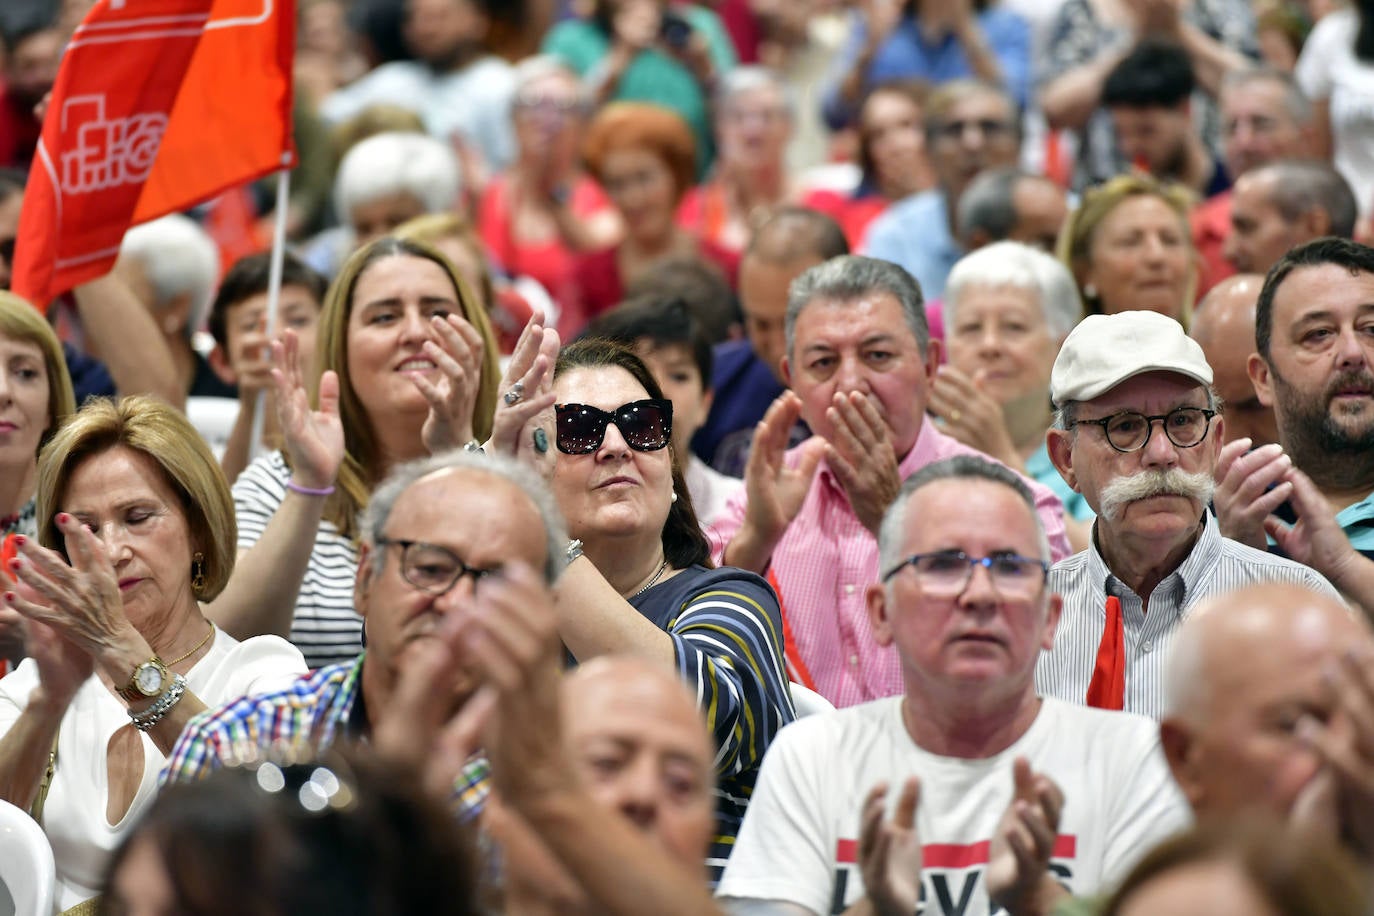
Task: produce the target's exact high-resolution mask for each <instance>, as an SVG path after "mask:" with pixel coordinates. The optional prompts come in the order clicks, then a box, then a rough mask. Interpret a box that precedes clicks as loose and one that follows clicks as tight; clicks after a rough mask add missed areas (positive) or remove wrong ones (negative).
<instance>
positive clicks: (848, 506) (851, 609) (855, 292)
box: [717, 256, 1070, 706]
mask: <svg viewBox="0 0 1374 916" xmlns="http://www.w3.org/2000/svg"><path fill="white" fill-rule="evenodd" d="M786 333H787V354H786V356H785V357H784V359H783V363H782V368H783V372H784V375H785V377H786V381H787V384H788V385H789V386H790V388H791V390H790V391H785V392H783V394H782V395H781V396H779V397H778V399H777V400H776V401H774V402H773V405H772V407H770V408H769V409H768V412H767V414H765V415H764V418H763V420H762V421H761V422H760V423H759V426H758V430H757V432H756V433H755V436H754V445H753V448H752V450H751V453H750V457H749V464H748V466H747V468H746V470H745V491H744V493H743V494H740V495H738V496H736V497H734V498H732V499H731V501H730V502H729V504H728V505H727V508H726V510H725V513H724V516H723V517H722V518H721V519H720V520H719V521H718V523H717V530H718V532H719V533H720V534H721V536H722V542H723V543H724V544H725V548H724V551H723V556H720V557H717V559H718V560H720V561H721V562H723V563H726V564H728V565H731V566H737V567H740V568H742V569H749V570H753V571H755V572H758V573H760V574H767V575H768V577H769V580H770V581H771V582H772V583H773V585H774V588H776V589H777V590H778V592H779V597H780V598H781V599H782V604H783V615H784V619H785V623H786V627H787V630H788V640H789V643H790V645H789V647H788V659H789V662H790V663H791V665H792V672H791V673H792V676H793V679H794V680H799V681H802V682H803V683H807V684H808V686H814V688H815V689H816V690H817V691H818V692H820V694H821V695H822V696H824V697H825V698H826V699H828V700H829V701H830V702H832V703H834V704H835V705H836V706H851V705H854V704H856V703H863V702H867V701H869V700H875V699H878V698H880V697H886V696H893V695H895V694H899V693H901V692H902V671H901V663H900V661H899V659H898V657H897V653H896V651H895V650H893V649H892V647H891V646H887V647H883V646H879V645H878V643H877V642H876V641H875V640H874V638H873V632H872V628H871V625H870V623H869V617H868V612H867V609H866V607H865V604H864V591H865V589H866V588H867V587H868V586H869V585H870V584H872V583H873V582H876V581H877V580H878V541H877V532H878V527H879V525H880V524H881V522H882V517H883V513H884V512H885V511H886V510H887V507H888V506H889V505H890V504H891V502H892V500H893V498H894V497H896V495H897V491H898V489H899V488H900V486H901V482H902V480H904V479H905V478H906V477H908V476H910V475H911V474H913V473H915V472H916V471H917V470H919V469H920V468H923V467H925V466H926V465H927V464H930V463H931V462H934V461H939V460H941V459H943V458H949V457H951V456H954V455H962V454H970V453H972V454H980V453H978V452H975V451H974V450H973V449H970V448H969V447H967V446H965V445H962V444H961V443H959V442H956V441H955V440H954V439H952V438H950V437H949V436H946V435H945V434H944V433H942V432H940V431H939V430H938V429H936V428H935V425H934V424H933V423H929V422H926V417H925V409H926V402H927V399H928V398H929V393H930V385H931V381H932V379H933V378H934V376H935V368H936V366H937V365H938V364H939V362H940V345H939V343H938V342H935V341H931V340H930V332H929V329H928V327H927V325H926V319H925V311H924V308H923V305H922V298H921V290H920V287H919V286H918V285H917V284H916V281H915V280H914V279H912V277H911V275H910V274H908V273H907V272H906V271H905V270H903V269H902V268H900V267H898V266H897V265H895V264H892V263H890V262H888V261H882V260H878V259H876V258H865V257H857V256H844V257H838V258H833V259H831V260H829V261H826V262H825V263H823V264H819V265H817V266H816V267H813V268H811V269H810V270H808V271H807V272H806V273H804V274H802V275H801V276H800V277H798V278H797V280H796V281H795V282H794V283H793V285H792V290H791V295H790V297H789V301H788V305H787V318H786ZM798 417H801V418H803V419H805V420H806V422H807V424H808V425H809V426H810V427H811V429H812V430H813V431H814V432H815V435H814V436H812V437H811V438H810V439H808V440H807V441H806V442H803V443H802V444H801V445H799V446H797V447H796V448H793V449H791V450H787V449H786V444H787V433H788V431H789V430H790V429H791V428H792V425H793V424H794V423H795V422H796V420H797V418H798ZM1027 483H1028V485H1029V486H1030V487H1031V489H1032V491H1033V492H1034V494H1035V500H1036V507H1037V511H1038V512H1039V514H1040V517H1041V519H1042V520H1043V521H1044V524H1045V531H1046V533H1047V534H1048V535H1049V539H1050V546H1051V551H1052V554H1053V556H1054V559H1055V560H1059V559H1061V558H1063V557H1065V556H1068V554H1069V553H1070V549H1069V542H1068V538H1067V537H1066V536H1065V533H1064V518H1063V510H1062V507H1061V505H1060V502H1059V499H1058V498H1057V497H1055V495H1054V494H1053V493H1052V492H1050V490H1049V489H1047V488H1046V487H1043V486H1041V485H1039V484H1036V483H1034V482H1031V481H1027Z"/></svg>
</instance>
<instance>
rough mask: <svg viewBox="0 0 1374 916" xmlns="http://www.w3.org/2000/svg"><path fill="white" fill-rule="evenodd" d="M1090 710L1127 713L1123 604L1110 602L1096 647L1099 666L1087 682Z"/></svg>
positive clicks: (1114, 601) (1110, 599)
mask: <svg viewBox="0 0 1374 916" xmlns="http://www.w3.org/2000/svg"><path fill="white" fill-rule="evenodd" d="M1086 702H1087V704H1088V705H1089V706H1095V707H1097V708H1098V709H1124V708H1125V705H1126V636H1125V633H1124V632H1123V630H1122V625H1121V600H1120V599H1118V598H1108V599H1107V625H1106V626H1105V627H1103V628H1102V642H1101V643H1099V644H1098V646H1097V664H1096V665H1095V666H1094V667H1093V678H1092V680H1091V681H1089V682H1088V697H1087V700H1086Z"/></svg>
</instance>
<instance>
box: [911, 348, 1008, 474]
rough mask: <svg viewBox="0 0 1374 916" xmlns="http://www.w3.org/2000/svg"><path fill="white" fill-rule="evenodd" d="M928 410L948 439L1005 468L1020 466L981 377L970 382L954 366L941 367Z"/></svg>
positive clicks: (1002, 421) (997, 407)
mask: <svg viewBox="0 0 1374 916" xmlns="http://www.w3.org/2000/svg"><path fill="white" fill-rule="evenodd" d="M929 409H930V412H931V413H933V414H934V415H935V416H937V417H939V418H940V428H941V429H942V430H944V432H945V433H947V434H948V435H950V436H953V437H954V438H955V439H958V440H959V441H960V442H962V443H964V444H965V445H967V446H968V447H970V448H976V449H978V451H980V452H982V453H984V454H985V455H991V456H992V457H993V458H996V459H997V460H998V461H1000V462H1002V463H1003V464H1005V465H1009V466H1011V467H1018V466H1020V465H1021V456H1020V455H1019V454H1017V451H1016V445H1015V443H1013V442H1012V441H1011V433H1009V432H1007V424H1006V420H1005V419H1004V418H1003V416H1002V405H1001V404H998V403H997V402H996V401H995V400H993V398H992V396H991V395H989V394H988V393H987V392H985V391H984V390H983V387H982V378H981V376H980V375H978V374H975V375H974V376H973V377H972V378H970V377H969V376H967V375H965V374H964V373H963V372H960V371H959V370H958V369H956V368H954V367H953V366H949V365H945V366H941V367H940V370H939V372H937V373H936V375H935V384H933V385H932V386H931V389H930V404H929Z"/></svg>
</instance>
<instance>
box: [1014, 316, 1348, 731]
mask: <svg viewBox="0 0 1374 916" xmlns="http://www.w3.org/2000/svg"><path fill="white" fill-rule="evenodd" d="M1211 386H1212V369H1211V367H1210V366H1208V365H1207V360H1206V359H1204V358H1203V355H1202V348H1201V347H1199V346H1198V345H1197V343H1196V342H1195V341H1193V340H1191V339H1190V338H1189V337H1187V336H1186V335H1185V334H1184V333H1183V328H1182V327H1180V326H1179V324H1178V322H1176V321H1174V320H1172V319H1170V318H1165V317H1164V316H1162V315H1158V314H1156V313H1154V312H1122V313H1120V314H1117V315H1089V316H1088V317H1087V318H1085V319H1083V321H1082V322H1081V323H1080V324H1079V325H1078V326H1077V327H1076V328H1074V330H1073V332H1072V333H1070V334H1069V336H1068V339H1066V340H1065V341H1064V346H1063V348H1062V349H1061V350H1060V351H1059V357H1058V358H1057V359H1056V360H1055V363H1054V370H1053V372H1052V373H1051V375H1050V395H1051V397H1052V398H1053V399H1054V404H1055V408H1056V409H1057V410H1058V414H1057V415H1056V418H1055V428H1054V429H1051V430H1050V431H1049V433H1048V436H1049V452H1050V460H1052V461H1053V462H1054V466H1055V467H1056V468H1058V469H1059V473H1060V474H1062V475H1063V477H1064V480H1065V482H1066V483H1068V485H1069V486H1071V487H1072V488H1073V489H1074V490H1075V491H1077V492H1079V493H1082V494H1083V496H1084V498H1086V499H1087V501H1088V505H1090V506H1091V507H1092V508H1093V511H1095V512H1096V513H1097V521H1096V523H1095V524H1094V526H1093V541H1092V544H1091V545H1090V546H1089V547H1088V549H1086V550H1084V551H1082V552H1080V553H1077V554H1075V555H1074V556H1072V557H1070V558H1068V559H1067V560H1064V561H1062V562H1059V563H1056V564H1055V565H1054V568H1053V569H1051V570H1050V588H1051V589H1052V590H1053V591H1054V592H1056V593H1057V594H1060V595H1062V596H1063V600H1064V614H1063V618H1062V619H1061V621H1060V626H1059V634H1058V636H1057V638H1056V639H1055V642H1054V648H1053V649H1052V650H1051V651H1048V652H1046V653H1045V654H1044V655H1042V656H1041V658H1040V664H1039V667H1038V669H1037V672H1036V684H1037V686H1038V687H1039V689H1040V691H1041V693H1043V694H1044V695H1046V696H1053V697H1058V698H1060V699H1063V700H1067V701H1069V702H1071V703H1087V704H1088V705H1089V706H1097V707H1101V708H1103V709H1125V710H1126V711H1128V712H1138V713H1143V714H1145V715H1148V716H1152V717H1155V718H1158V717H1159V716H1161V715H1162V714H1163V713H1164V711H1165V681H1164V664H1165V660H1166V659H1167V658H1168V656H1169V652H1170V650H1171V649H1172V647H1173V646H1174V645H1176V644H1177V642H1178V641H1177V639H1176V636H1177V634H1178V629H1179V625H1180V623H1182V621H1183V620H1184V619H1185V617H1186V616H1187V614H1188V613H1189V610H1190V609H1191V608H1193V607H1195V606H1196V605H1197V604H1198V602H1200V601H1202V600H1203V599H1204V598H1206V597H1208V596H1209V595H1214V594H1217V593H1218V592H1222V591H1225V590H1228V589H1232V588H1235V587H1237V586H1239V585H1243V584H1247V583H1252V582H1279V583H1284V582H1286V583H1296V584H1299V585H1304V586H1307V587H1309V588H1314V589H1317V590H1320V591H1322V592H1324V593H1326V594H1328V595H1334V594H1335V592H1334V590H1333V589H1332V587H1331V585H1330V583H1328V582H1327V581H1326V580H1325V579H1324V578H1322V576H1321V575H1320V574H1318V573H1317V572H1314V571H1313V570H1311V569H1309V568H1308V567H1306V566H1303V565H1301V564H1299V563H1295V562H1293V561H1292V560H1285V559H1283V558H1281V557H1275V556H1273V555H1271V554H1268V553H1265V552H1263V551H1261V550H1256V549H1254V548H1253V547H1247V546H1246V545H1244V544H1241V543H1239V542H1236V541H1233V540H1231V539H1230V538H1226V537H1223V536H1222V535H1221V533H1220V531H1219V530H1218V527H1217V522H1216V519H1215V518H1213V517H1212V515H1211V514H1210V513H1209V512H1208V511H1207V506H1208V503H1210V502H1211V499H1212V492H1213V489H1214V486H1215V485H1214V483H1213V472H1214V471H1215V470H1216V466H1217V457H1218V453H1219V452H1220V450H1221V439H1222V437H1223V434H1224V426H1225V419H1224V417H1223V416H1222V415H1221V409H1220V405H1219V404H1218V402H1217V399H1216V394H1215V392H1213V390H1212V387H1211ZM1156 421H1158V423H1159V426H1158V433H1159V434H1158V435H1155V432H1156V426H1155V423H1156Z"/></svg>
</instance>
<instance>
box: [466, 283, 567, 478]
mask: <svg viewBox="0 0 1374 916" xmlns="http://www.w3.org/2000/svg"><path fill="white" fill-rule="evenodd" d="M558 347H559V340H558V332H557V331H555V330H554V329H553V328H546V327H544V313H543V312H541V311H538V310H536V311H535V312H534V314H533V315H531V316H530V320H529V321H528V322H527V323H526V324H525V329H524V330H523V331H521V332H520V339H519V340H517V341H516V342H515V349H514V351H513V352H512V353H511V358H510V363H509V364H508V365H507V366H506V372H505V375H504V376H502V378H501V384H500V385H499V386H498V388H497V391H498V392H499V394H500V396H499V397H498V399H497V402H496V414H495V416H494V417H493V418H492V423H491V438H490V439H489V440H487V443H486V445H485V446H484V447H485V448H486V449H488V450H490V451H492V452H493V453H494V454H502V455H508V456H510V457H512V458H515V457H518V458H520V459H521V460H523V461H525V462H526V463H527V464H530V465H531V466H533V467H534V468H535V469H536V470H538V471H539V472H540V473H541V474H543V475H544V476H545V477H548V476H550V475H551V474H552V473H553V461H554V455H553V446H554V436H555V434H556V421H555V420H554V416H553V402H554V400H555V398H554V393H553V367H554V362H555V361H556V360H557V359H558ZM540 431H542V433H541V432H540ZM541 444H542V445H543V448H542V449H541V448H540V445H541Z"/></svg>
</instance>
